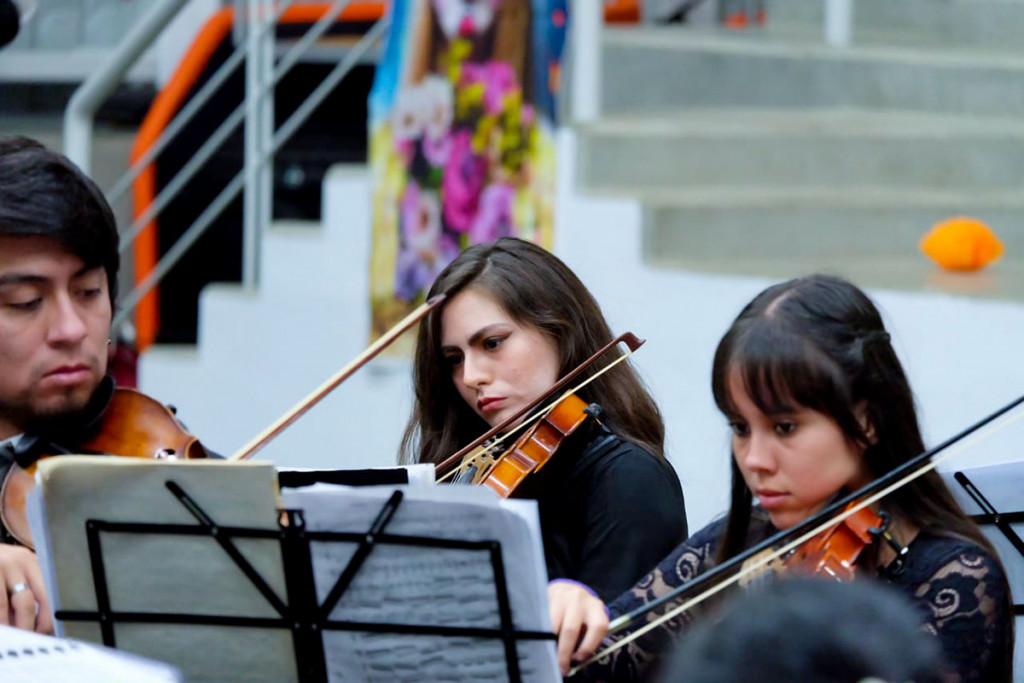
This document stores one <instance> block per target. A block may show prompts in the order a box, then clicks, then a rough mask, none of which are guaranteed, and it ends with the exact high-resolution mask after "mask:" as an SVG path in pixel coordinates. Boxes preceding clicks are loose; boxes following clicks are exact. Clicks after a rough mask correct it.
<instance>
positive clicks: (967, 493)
mask: <svg viewBox="0 0 1024 683" xmlns="http://www.w3.org/2000/svg"><path fill="white" fill-rule="evenodd" d="M941 474H942V477H943V479H945V480H946V483H947V484H948V485H949V488H950V490H951V491H952V492H953V495H954V496H955V497H956V499H957V502H959V503H960V505H961V507H962V508H963V509H964V512H966V513H967V514H968V515H970V516H971V518H972V519H973V520H974V521H976V522H977V523H978V525H979V526H981V528H982V531H984V532H985V535H986V536H988V539H989V541H991V542H992V545H993V546H995V548H996V551H997V552H998V553H999V557H1000V559H1002V561H1003V567H1004V568H1005V569H1006V574H1007V577H1006V578H1007V581H1009V583H1010V592H1011V593H1012V595H1013V597H1014V605H1013V613H1014V615H1015V617H1016V622H1017V624H1016V625H1017V628H1016V640H1017V642H1016V647H1015V649H1014V658H1015V660H1016V662H1015V664H1014V669H1015V670H1020V669H1021V667H1022V666H1024V652H1022V648H1024V633H1022V631H1024V628H1022V627H1024V619H1022V618H1021V617H1024V604H1022V603H1021V600H1022V599H1024V597H1022V596H1024V496H1022V495H1021V491H1024V462H1011V463H1004V464H1001V465H987V466H982V467H973V468H970V469H965V470H960V471H957V472H942V473H941Z"/></svg>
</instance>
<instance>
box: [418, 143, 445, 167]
mask: <svg viewBox="0 0 1024 683" xmlns="http://www.w3.org/2000/svg"><path fill="white" fill-rule="evenodd" d="M451 151H452V139H451V137H449V136H447V135H446V136H444V137H442V138H437V139H435V138H432V137H430V136H427V137H425V138H423V156H424V157H425V158H426V160H427V162H428V163H429V164H430V165H431V166H434V167H438V166H444V165H445V162H447V161H448V155H450V154H451Z"/></svg>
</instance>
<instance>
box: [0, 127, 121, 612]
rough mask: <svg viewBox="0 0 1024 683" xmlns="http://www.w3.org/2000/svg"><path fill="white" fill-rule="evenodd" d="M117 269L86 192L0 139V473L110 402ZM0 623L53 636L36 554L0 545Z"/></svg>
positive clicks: (100, 213)
mask: <svg viewBox="0 0 1024 683" xmlns="http://www.w3.org/2000/svg"><path fill="white" fill-rule="evenodd" d="M118 265H119V257H118V236H117V227H116V224H115V222H114V217H113V214H112V212H111V210H110V207H109V206H108V204H107V202H106V200H105V199H104V198H103V195H102V193H101V192H100V191H99V189H98V188H97V187H96V185H95V183H93V182H92V181H91V180H89V179H88V178H87V177H85V175H84V174H82V172H81V171H79V170H78V169H77V168H76V167H75V166H74V165H73V164H72V163H71V162H70V161H68V160H67V159H66V158H65V157H63V156H61V155H60V154H57V153H54V152H51V151H50V150H48V149H46V148H45V147H43V146H42V145H40V144H39V143H37V142H35V141H33V140H29V139H28V138H22V137H14V138H10V137H8V138H3V137H0V474H2V475H6V473H7V471H8V470H9V469H10V467H11V466H12V464H14V463H17V464H19V465H22V466H27V465H29V464H31V463H32V462H34V461H35V459H36V458H38V456H39V455H40V454H41V453H43V452H47V451H48V452H50V453H54V452H55V451H53V450H51V449H52V447H53V444H55V443H57V440H56V439H55V438H54V437H53V435H54V434H60V435H62V436H61V438H62V439H64V441H63V442H64V443H67V445H68V446H69V447H71V448H73V447H74V445H75V442H74V435H75V434H76V433H79V432H81V431H82V430H84V429H85V428H87V427H88V426H91V425H92V424H94V423H95V422H96V421H97V419H98V416H99V415H100V413H102V410H103V408H104V407H105V406H106V404H107V402H108V401H109V399H110V397H111V396H112V395H113V382H112V381H111V380H109V379H107V378H106V372H107V346H108V345H109V343H110V341H109V338H108V335H109V333H110V323H111V319H112V316H113V307H114V299H115V296H116V293H117V270H118ZM40 435H47V438H42V437H41V436H40ZM56 452H60V451H56ZM0 623H3V624H12V625H15V626H18V627H20V628H25V629H35V630H37V631H42V632H46V631H50V630H52V627H53V622H52V617H51V614H50V608H49V604H48V602H47V598H46V594H45V591H44V588H43V583H42V575H41V573H40V570H39V564H38V562H37V561H36V557H35V554H34V553H32V552H31V551H30V550H28V549H26V548H23V547H21V546H17V545H10V544H4V545H0Z"/></svg>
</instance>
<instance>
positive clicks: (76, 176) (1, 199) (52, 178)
mask: <svg viewBox="0 0 1024 683" xmlns="http://www.w3.org/2000/svg"><path fill="white" fill-rule="evenodd" d="M0 237H48V238H51V239H53V240H55V241H56V242H57V243H58V244H60V245H61V246H62V247H64V248H65V249H67V250H68V251H69V252H71V253H72V254H74V255H75V256H77V257H78V258H80V259H82V261H83V262H84V264H85V266H86V267H87V268H97V267H102V268H103V270H104V271H105V272H106V275H107V288H108V291H109V292H110V303H111V306H112V307H113V305H114V302H115V301H116V299H117V270H118V267H119V266H120V262H121V258H120V254H119V253H118V235H117V224H116V222H115V221H114V214H113V212H112V211H111V210H110V205H109V204H107V200H106V199H104V197H103V193H102V192H100V189H99V188H98V187H96V184H95V183H94V182H93V181H92V180H90V179H89V178H87V177H86V176H85V174H84V173H82V172H81V171H80V170H79V169H78V167H77V166H75V165H74V164H72V163H71V162H70V161H69V160H68V159H67V157H65V156H63V155H61V154H58V153H56V152H53V151H51V150H49V149H47V148H46V147H44V146H43V145H41V144H40V143H38V142H36V141H35V140H32V139H30V138H26V137H18V136H14V137H11V136H2V137H0Z"/></svg>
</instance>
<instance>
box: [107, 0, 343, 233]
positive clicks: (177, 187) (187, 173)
mask: <svg viewBox="0 0 1024 683" xmlns="http://www.w3.org/2000/svg"><path fill="white" fill-rule="evenodd" d="M348 3H349V0H338V1H337V2H335V3H334V4H333V5H332V6H331V10H330V11H329V12H327V14H326V15H324V18H325V19H326V18H329V19H330V21H329V22H327V23H326V24H324V25H321V24H323V21H322V20H321V21H319V22H317V23H316V24H314V25H313V26H312V27H311V28H310V30H309V31H308V32H307V36H308V35H309V34H312V33H313V32H314V30H316V31H318V33H317V34H316V35H315V36H314V37H313V38H312V39H311V40H309V41H308V42H303V41H299V42H298V43H296V44H295V45H293V46H292V47H291V49H289V50H288V52H287V53H286V54H285V55H284V57H283V58H282V59H281V62H280V64H279V65H278V66H277V67H276V68H275V69H274V73H273V76H272V78H271V81H270V83H269V84H268V86H267V87H268V89H269V88H273V87H274V86H275V85H277V83H278V82H279V81H280V80H281V78H283V77H284V76H285V75H286V74H287V72H288V71H289V70H290V69H291V68H292V67H293V66H294V65H295V63H296V62H298V60H299V59H300V58H301V57H302V55H303V54H304V53H305V51H306V50H307V49H308V48H309V46H310V45H312V43H313V42H314V41H316V40H318V39H319V38H320V37H321V36H322V35H323V34H324V33H325V32H326V31H327V29H328V28H330V25H331V24H332V23H333V22H334V20H335V19H337V18H338V16H339V15H340V14H341V13H342V12H343V11H344V9H345V7H346V6H347V5H348ZM300 48H301V51H299V50H300ZM360 56H361V55H360ZM267 94H268V92H267V90H264V91H262V92H260V93H259V94H258V95H256V97H258V98H260V99H262V98H263V97H265V96H266V95H267ZM247 97H248V95H247ZM245 115H246V104H245V102H243V103H241V104H239V105H238V106H237V107H235V109H234V110H233V111H232V112H231V113H230V114H228V116H227V118H225V119H224V121H223V122H222V123H221V124H220V125H219V126H218V127H217V129H216V130H215V131H214V132H213V133H212V134H211V135H210V137H209V138H207V140H206V141H205V142H204V143H203V144H202V146H200V148H199V150H198V151H197V152H196V153H195V154H194V155H193V156H192V157H191V158H190V159H189V160H188V162H187V163H186V164H185V165H184V166H183V167H182V168H181V170H180V171H178V173H177V174H176V175H175V176H174V178H172V179H171V181H170V182H168V183H167V185H165V186H164V189H163V190H161V191H160V194H158V195H157V196H156V197H155V198H154V199H153V201H152V202H151V203H150V205H149V206H147V207H146V209H145V210H144V211H143V212H142V213H141V214H140V215H139V216H137V217H136V218H135V220H134V221H132V224H131V225H130V226H128V228H126V229H125V230H124V231H122V234H121V242H120V246H119V248H120V250H121V252H122V253H124V252H125V251H126V250H127V249H128V247H130V246H131V245H132V243H133V242H134V241H135V239H136V238H137V237H138V236H139V234H141V233H142V231H143V230H145V229H146V226H147V225H149V224H150V222H152V220H153V219H154V218H155V217H156V216H157V214H159V213H160V212H161V211H163V210H164V208H165V207H166V206H167V204H169V203H170V202H171V201H172V200H173V199H174V198H175V197H177V196H178V193H179V192H181V190H182V189H183V188H184V187H185V184H186V183H187V182H188V181H189V180H191V179H192V177H193V176H194V175H195V174H196V173H197V172H198V171H199V169H200V168H201V167H202V166H203V164H205V163H206V162H207V161H208V160H209V159H210V157H211V156H213V154H214V152H216V151H217V149H218V148H219V147H220V146H221V144H222V143H223V142H224V141H225V140H226V139H227V137H228V136H229V135H231V133H233V132H234V130H235V128H237V127H238V124H240V123H241V122H242V121H243V120H244V119H245Z"/></svg>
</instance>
